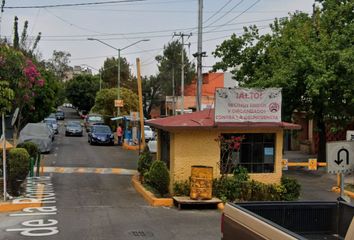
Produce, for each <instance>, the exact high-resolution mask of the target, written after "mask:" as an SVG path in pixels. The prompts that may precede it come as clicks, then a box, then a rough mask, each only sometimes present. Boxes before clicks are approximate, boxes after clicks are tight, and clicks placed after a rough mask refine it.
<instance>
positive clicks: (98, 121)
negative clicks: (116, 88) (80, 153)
mask: <svg viewBox="0 0 354 240" xmlns="http://www.w3.org/2000/svg"><path fill="white" fill-rule="evenodd" d="M103 124H104V121H103V117H102V116H101V115H99V114H89V115H87V116H86V118H85V121H84V127H85V129H86V132H89V131H90V129H91V127H92V126H93V125H103Z"/></svg>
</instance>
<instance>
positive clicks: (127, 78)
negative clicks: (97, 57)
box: [100, 57, 137, 91]
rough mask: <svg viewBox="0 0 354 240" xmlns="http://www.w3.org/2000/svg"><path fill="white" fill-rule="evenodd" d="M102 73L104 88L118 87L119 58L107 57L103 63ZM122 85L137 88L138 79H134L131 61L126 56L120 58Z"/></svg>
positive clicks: (132, 88)
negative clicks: (130, 65)
mask: <svg viewBox="0 0 354 240" xmlns="http://www.w3.org/2000/svg"><path fill="white" fill-rule="evenodd" d="M100 72H101V73H102V82H103V88H116V87H117V85H118V59H117V58H114V57H112V58H107V59H106V60H105V61H104V63H103V68H101V69H100ZM120 87H123V88H128V89H131V90H134V91H135V90H136V89H137V85H136V81H134V80H133V77H132V74H131V72H130V67H129V63H128V61H127V59H126V58H122V57H121V58H120Z"/></svg>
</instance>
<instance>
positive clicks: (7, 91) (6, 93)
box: [0, 79, 14, 113]
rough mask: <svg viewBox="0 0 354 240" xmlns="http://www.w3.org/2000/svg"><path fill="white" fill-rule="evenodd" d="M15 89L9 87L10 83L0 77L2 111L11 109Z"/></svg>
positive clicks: (0, 107) (0, 108) (0, 109)
mask: <svg viewBox="0 0 354 240" xmlns="http://www.w3.org/2000/svg"><path fill="white" fill-rule="evenodd" d="M13 98H14V91H13V90H12V89H11V88H9V83H8V82H7V81H3V80H1V79H0V113H5V112H8V111H11V107H12V100H13Z"/></svg>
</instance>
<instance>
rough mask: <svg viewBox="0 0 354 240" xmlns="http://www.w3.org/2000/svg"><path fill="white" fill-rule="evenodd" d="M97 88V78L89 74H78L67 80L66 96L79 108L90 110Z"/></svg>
mask: <svg viewBox="0 0 354 240" xmlns="http://www.w3.org/2000/svg"><path fill="white" fill-rule="evenodd" d="M98 90H99V79H98V78H97V77H95V76H92V75H90V74H80V75H77V76H75V77H74V78H73V79H72V80H70V81H68V82H67V85H66V97H67V99H68V100H69V101H70V102H71V103H72V104H73V105H74V106H76V107H78V108H79V109H80V110H86V111H90V109H91V108H92V107H93V105H94V104H95V97H96V93H97V91H98Z"/></svg>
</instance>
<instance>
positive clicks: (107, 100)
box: [92, 88, 139, 116]
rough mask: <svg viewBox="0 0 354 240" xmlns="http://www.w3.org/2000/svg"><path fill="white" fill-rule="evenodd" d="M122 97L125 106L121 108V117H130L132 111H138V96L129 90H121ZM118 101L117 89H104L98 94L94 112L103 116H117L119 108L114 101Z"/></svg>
mask: <svg viewBox="0 0 354 240" xmlns="http://www.w3.org/2000/svg"><path fill="white" fill-rule="evenodd" d="M120 97H121V99H122V100H123V102H124V106H123V107H122V108H120V113H121V115H129V114H130V112H131V111H133V112H136V111H137V110H138V106H139V102H138V95H137V94H136V93H134V92H133V91H132V90H130V89H127V88H120ZM115 99H117V88H104V89H102V90H101V91H99V92H98V93H97V96H96V99H95V105H94V107H93V108H92V111H93V112H96V113H100V114H102V115H108V116H115V115H116V114H117V108H116V107H114V100H115Z"/></svg>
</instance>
